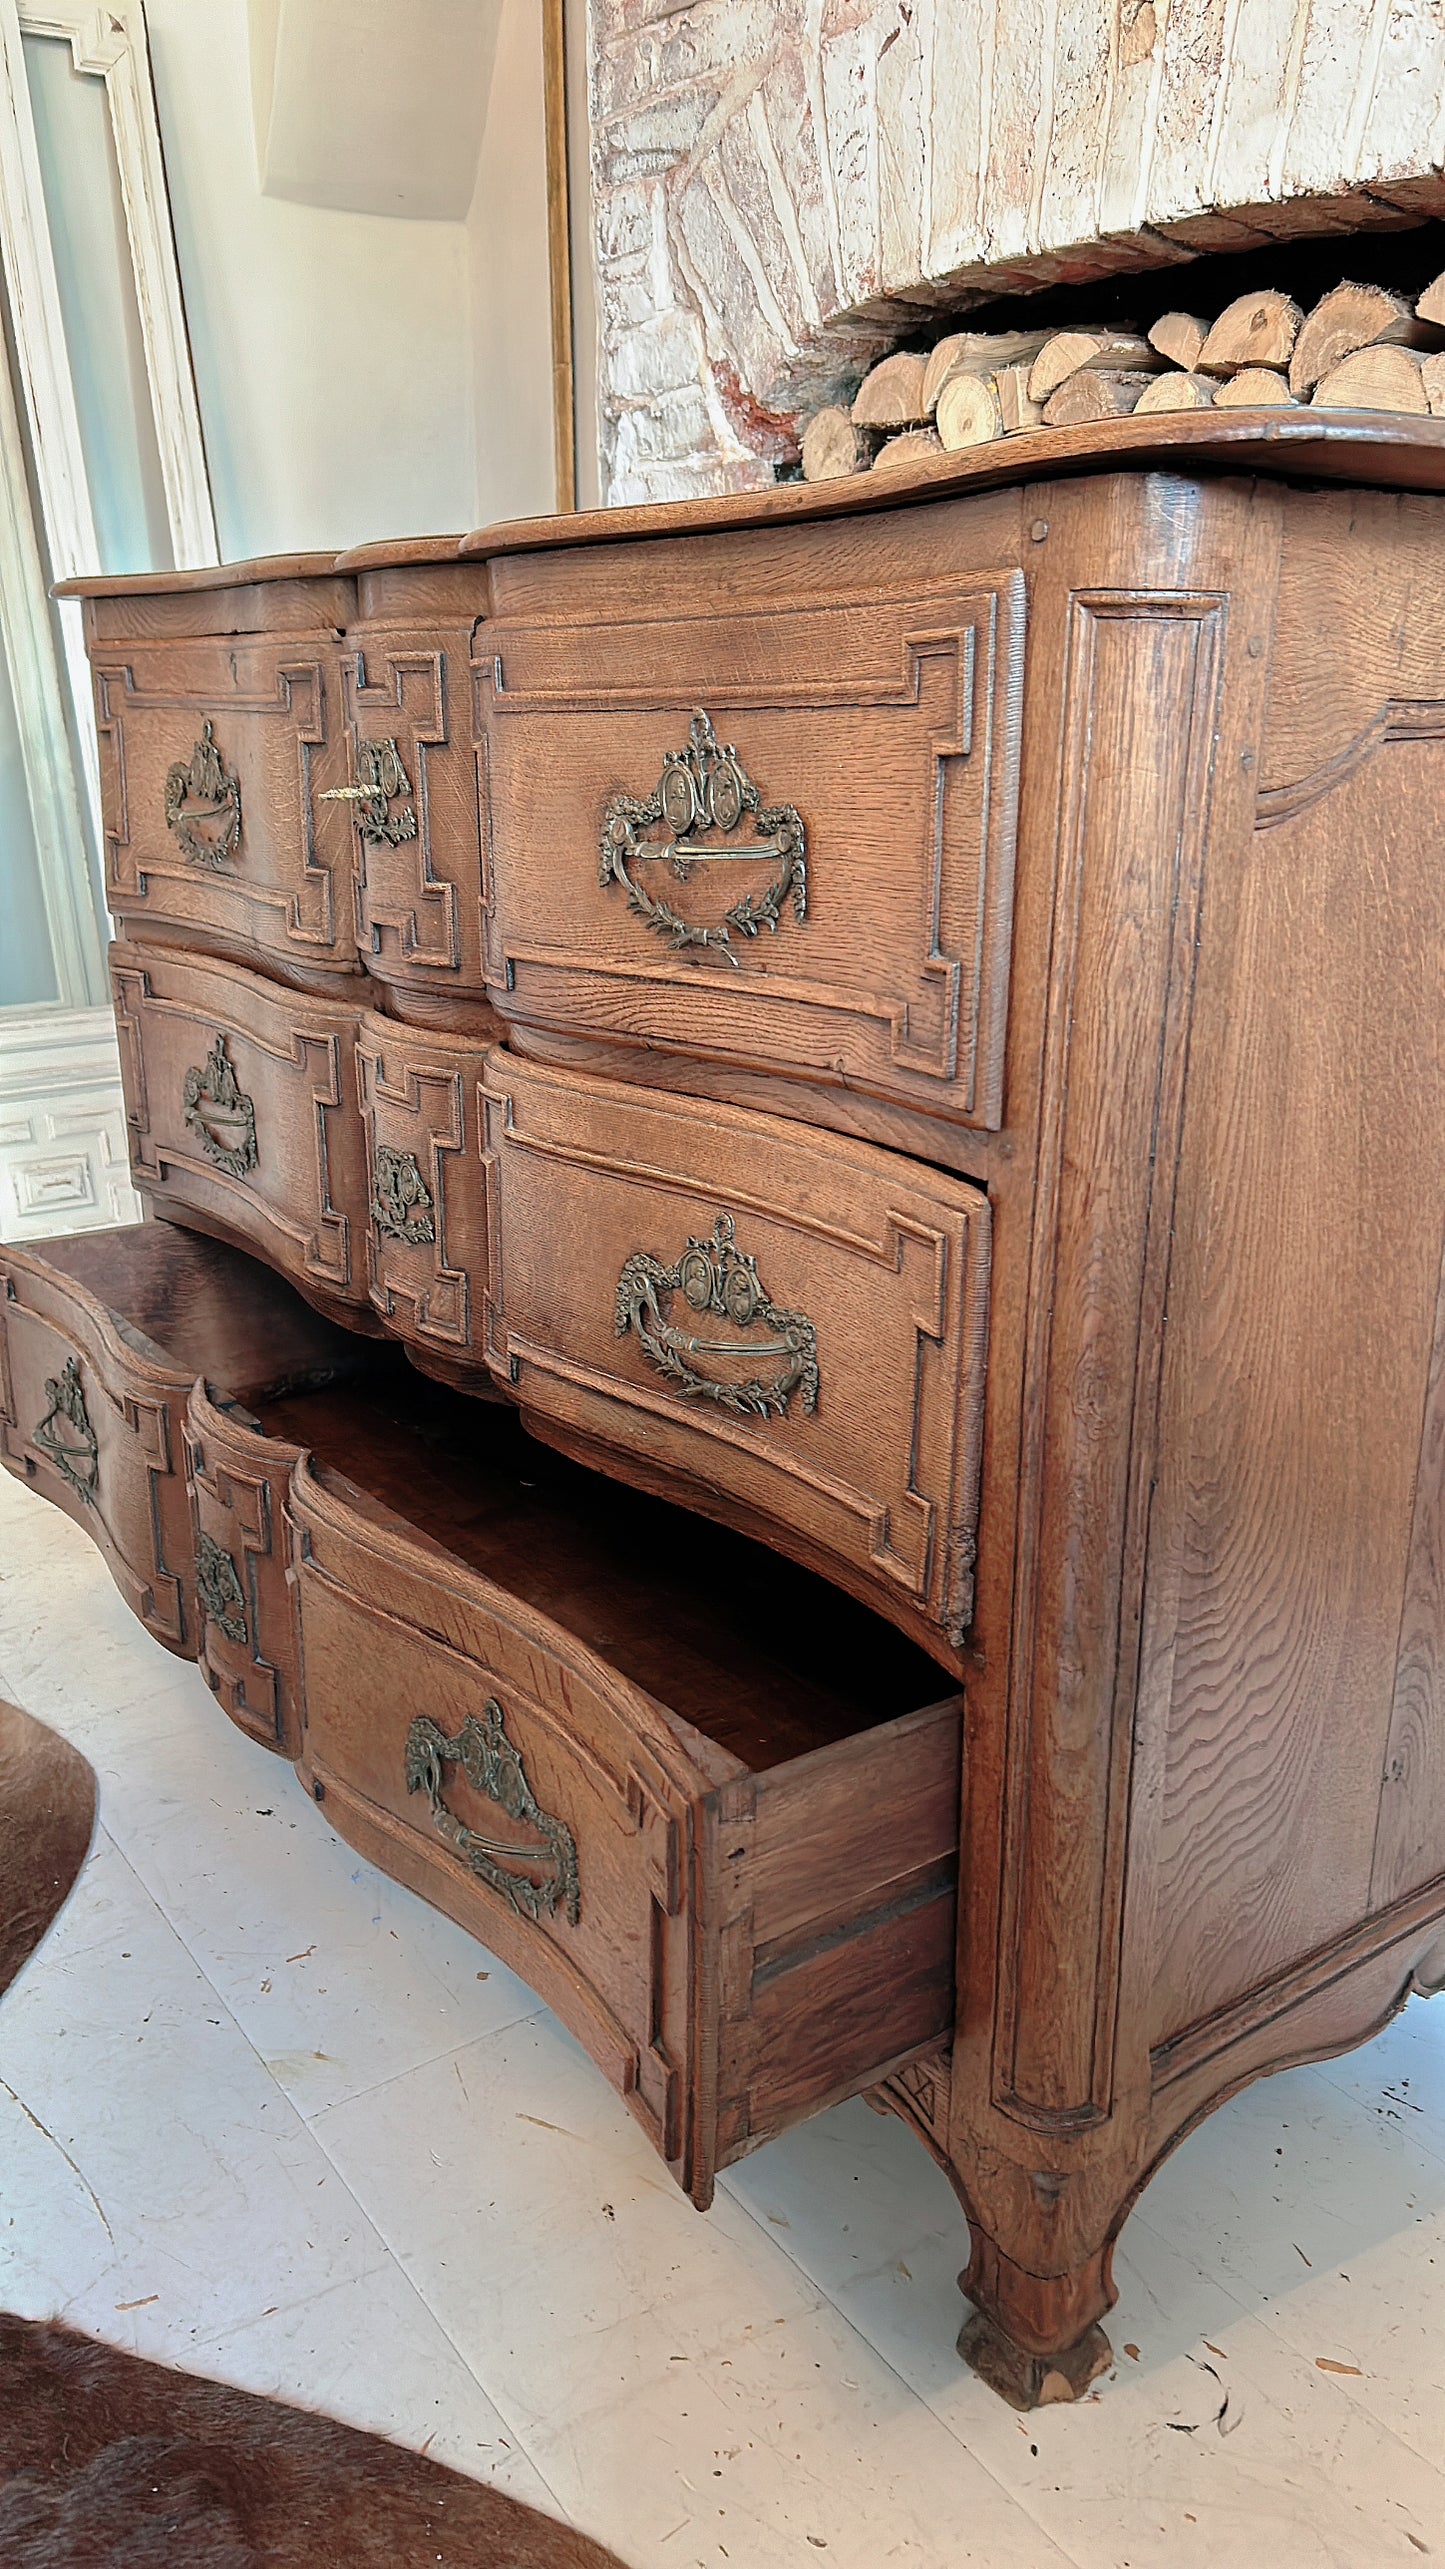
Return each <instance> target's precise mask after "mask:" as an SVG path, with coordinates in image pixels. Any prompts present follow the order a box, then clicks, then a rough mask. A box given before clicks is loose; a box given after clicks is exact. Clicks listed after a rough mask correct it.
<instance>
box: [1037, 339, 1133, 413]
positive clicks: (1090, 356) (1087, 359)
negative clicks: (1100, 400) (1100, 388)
mask: <svg viewBox="0 0 1445 2569" xmlns="http://www.w3.org/2000/svg"><path fill="white" fill-rule="evenodd" d="M1164 362H1165V361H1164V359H1163V358H1162V357H1161V356H1160V355H1159V353H1158V350H1157V349H1155V348H1151V347H1150V345H1149V342H1148V340H1147V339H1140V338H1138V337H1136V335H1135V333H1134V332H1133V331H1132V330H1056V331H1055V332H1054V335H1053V337H1052V339H1048V340H1046V341H1045V343H1044V345H1043V347H1042V348H1041V349H1040V350H1039V353H1038V355H1037V356H1036V357H1035V359H1034V362H1033V364H1032V366H1031V367H1030V369H1029V393H1030V396H1031V397H1032V399H1033V400H1034V401H1044V402H1046V401H1047V400H1048V399H1049V396H1050V394H1051V393H1055V392H1057V391H1058V388H1059V386H1060V384H1063V383H1067V382H1068V379H1069V377H1070V375H1077V374H1081V373H1083V372H1085V371H1086V370H1088V371H1091V372H1094V373H1103V374H1124V373H1128V374H1157V373H1158V372H1159V369H1160V368H1161V367H1162V365H1163V364H1164Z"/></svg>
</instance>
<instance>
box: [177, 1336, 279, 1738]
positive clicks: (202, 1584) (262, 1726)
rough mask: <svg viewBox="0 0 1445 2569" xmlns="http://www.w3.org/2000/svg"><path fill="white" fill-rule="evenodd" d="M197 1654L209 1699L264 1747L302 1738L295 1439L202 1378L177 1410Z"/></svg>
mask: <svg viewBox="0 0 1445 2569" xmlns="http://www.w3.org/2000/svg"><path fill="white" fill-rule="evenodd" d="M185 1446H186V1470H187V1476H188V1480H189V1486H190V1499H191V1519H192V1533H193V1541H194V1545H195V1583H196V1603H197V1621H198V1627H199V1629H198V1634H197V1643H198V1647H197V1654H196V1655H197V1657H198V1659H199V1661H200V1665H201V1674H202V1676H203V1677H204V1678H205V1681H206V1684H207V1685H208V1686H209V1687H210V1689H211V1692H212V1694H213V1695H214V1696H215V1698H216V1701H217V1703H218V1704H220V1705H221V1706H222V1708H223V1710H224V1711H226V1712H227V1713H229V1714H230V1716H231V1719H232V1721H233V1722H235V1723H236V1724H237V1725H238V1726H239V1728H240V1729H242V1730H244V1731H247V1732H249V1734H250V1736H251V1737H252V1739H257V1740H259V1741H260V1742H261V1744H262V1746H263V1747H265V1748H274V1749H279V1750H280V1751H281V1752H282V1754H283V1755H284V1756H287V1757H295V1756H296V1755H297V1753H298V1751H299V1749H300V1745H301V1702H300V1690H299V1686H298V1682H297V1677H298V1670H297V1642H296V1613H295V1605H294V1601H293V1599H292V1595H291V1588H290V1582H289V1580H288V1577H287V1571H288V1567H289V1559H290V1552H289V1543H290V1538H289V1535H288V1532H287V1525H286V1493H287V1490H288V1488H289V1486H290V1480H291V1471H292V1466H293V1465H294V1463H295V1462H296V1460H297V1456H298V1452H299V1448H298V1447H296V1446H295V1445H290V1444H288V1443H286V1442H285V1441H284V1440H283V1439H280V1438H277V1437H272V1436H263V1435H261V1434H260V1433H259V1432H258V1430H257V1427H256V1423H255V1421H254V1420H253V1419H252V1418H251V1417H250V1416H249V1414H248V1412H247V1411H245V1410H244V1409H242V1408H240V1407H239V1406H238V1405H237V1404H236V1403H235V1402H234V1401H231V1400H228V1399H227V1398H226V1396H225V1394H224V1393H221V1392H215V1391H212V1390H210V1389H209V1388H208V1386H207V1385H206V1384H205V1383H197V1384H196V1385H195V1387H194V1388H193V1390H192V1392H191V1395H190V1399H189V1402H188V1404H187V1409H186V1423H185Z"/></svg>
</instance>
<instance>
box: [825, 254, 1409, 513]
mask: <svg viewBox="0 0 1445 2569" xmlns="http://www.w3.org/2000/svg"><path fill="white" fill-rule="evenodd" d="M1305 402H1308V403H1312V404H1313V405H1314V406H1315V407H1316V408H1317V409H1324V410H1389V411H1401V412H1407V413H1413V414H1414V415H1415V416H1416V417H1417V418H1422V419H1423V418H1426V417H1434V418H1437V419H1438V418H1445V275H1441V276H1438V277H1437V278H1436V279H1435V281H1434V283H1433V285H1430V286H1427V287H1426V289H1425V292H1424V293H1423V294H1422V295H1419V296H1418V297H1417V298H1416V299H1415V301H1414V302H1413V303H1412V302H1410V301H1409V300H1408V299H1407V298H1406V297H1405V296H1404V295H1402V294H1395V293H1393V292H1391V290H1390V289H1389V288H1388V287H1387V286H1382V285H1337V286H1335V287H1334V288H1333V289H1332V291H1331V292H1330V293H1329V294H1326V295H1324V296H1322V297H1321V299H1320V301H1319V302H1318V303H1317V304H1316V305H1315V307H1314V309H1313V311H1312V312H1309V313H1305V312H1303V311H1302V310H1301V309H1300V306H1299V305H1298V304H1297V303H1296V302H1295V301H1294V300H1293V298H1292V297H1291V296H1290V295H1287V294H1281V293H1278V292H1276V291H1275V290H1274V289H1272V288H1270V289H1266V290H1263V291H1261V292H1260V293H1258V294H1242V295H1240V296H1239V297H1238V298H1237V299H1236V301H1235V302H1233V303H1231V304H1230V305H1229V306H1228V308H1227V309H1226V310H1225V311H1223V312H1221V313H1220V314H1219V316H1218V318H1217V320H1214V321H1203V320H1200V319H1199V318H1198V317H1197V316H1196V315H1195V314H1194V313H1192V312H1166V313H1164V314H1163V316H1162V317H1161V319H1159V320H1158V321H1156V322H1155V323H1154V324H1153V326H1152V328H1150V329H1149V330H1147V331H1143V332H1136V331H1132V330H1126V329H1118V328H1115V327H1113V326H1103V325H1101V326H1100V327H1098V328H1096V329H1095V328H1090V327H1088V326H1086V325H1080V326H1079V327H1078V328H1076V329H1069V330H1053V331H1047V330H994V331H986V330H956V331H954V332H953V333H952V334H951V335H950V336H949V337H948V338H946V339H940V341H939V343H938V345H937V347H936V348H934V349H933V350H932V351H931V353H930V354H928V355H927V356H917V355H914V354H912V353H910V352H908V351H906V350H900V351H899V352H898V353H897V354H896V355H895V356H892V357H884V358H883V359H882V360H881V362H880V363H879V364H878V365H876V366H875V367H874V368H873V369H872V372H871V373H870V374H868V375H865V377H864V379H863V382H862V384H861V385H860V386H859V390H858V396H857V399H856V400H855V401H854V402H853V403H852V405H851V407H850V408H846V409H845V408H842V407H840V406H839V405H837V404H834V405H832V406H831V407H829V408H828V409H826V410H820V411H818V412H817V413H816V415H815V416H814V417H813V418H812V419H810V420H809V422H808V425H807V427H806V428H805V430H804V432H803V441H802V442H803V478H804V480H805V481H809V482H831V481H836V480H838V479H839V477H840V476H841V475H843V474H845V473H861V472H866V471H868V470H869V469H870V468H871V469H873V470H875V471H876V470H878V469H879V468H880V467H884V466H888V465H892V464H901V463H907V462H909V461H910V460H911V459H912V458H913V457H914V456H917V455H931V454H939V453H943V452H948V453H958V452H960V451H961V450H962V449H963V448H965V447H969V446H987V445H989V444H990V443H991V442H992V441H993V440H994V439H995V438H999V437H1012V436H1016V435H1017V434H1018V433H1019V431H1020V430H1022V429H1027V428H1079V427H1083V426H1086V425H1087V424H1089V423H1090V422H1092V421H1096V420H1106V419H1119V418H1123V417H1124V416H1125V415H1126V414H1128V413H1131V412H1137V413H1147V412H1150V411H1161V410H1209V409H1214V410H1251V409H1256V408H1265V409H1288V408H1291V407H1298V406H1299V405H1300V404H1301V403H1305Z"/></svg>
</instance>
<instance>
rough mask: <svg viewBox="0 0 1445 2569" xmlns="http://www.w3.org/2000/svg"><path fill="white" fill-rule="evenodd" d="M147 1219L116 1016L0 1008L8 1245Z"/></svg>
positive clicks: (1, 1221) (1, 1150) (3, 1218)
mask: <svg viewBox="0 0 1445 2569" xmlns="http://www.w3.org/2000/svg"><path fill="white" fill-rule="evenodd" d="M140 1218H141V1207H140V1199H139V1197H138V1196H137V1195H136V1193H135V1191H134V1189H133V1188H132V1186H131V1183H130V1163H129V1159H128V1156H127V1150H126V1125H125V1102H124V1099H123V1098H122V1095H121V1086H120V1063H119V1057H118V1054H117V1051H116V1040H115V1027H114V1024H113V1022H112V1019H111V1014H110V1010H109V1009H108V1008H33V1009H32V1008H26V1009H19V1008H13V1009H10V1008H7V1009H3V1010H0V1239H4V1240H44V1239H53V1238H54V1237H55V1236H56V1234H57V1233H58V1232H62V1231H94V1230H98V1229H101V1228H103V1227H106V1226H108V1225H111V1224H115V1223H119V1222H138V1221H139V1220H140Z"/></svg>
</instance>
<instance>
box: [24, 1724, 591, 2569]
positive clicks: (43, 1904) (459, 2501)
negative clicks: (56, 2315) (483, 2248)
mask: <svg viewBox="0 0 1445 2569" xmlns="http://www.w3.org/2000/svg"><path fill="white" fill-rule="evenodd" d="M94 1822H95V1777H94V1774H93V1772H92V1770H91V1768H90V1766H89V1765H88V1764H87V1762H86V1760H85V1759H84V1758H83V1757H82V1756H81V1755H80V1753H79V1751H78V1750H76V1749H73V1748H71V1747H70V1746H69V1745H68V1743H67V1742H66V1741H65V1740H63V1739H60V1738H58V1737H57V1735H56V1733H55V1732H54V1731H52V1730H49V1729H47V1728H46V1726H45V1724H44V1723H43V1722H37V1721H34V1720H32V1719H31V1717H30V1715H29V1714H27V1713H20V1712H17V1711H16V1709H15V1707H14V1705H13V1704H3V1703H0V1991H3V1990H5V1989H7V1988H8V1987H9V1985H10V1982H11V1981H12V1980H13V1979H14V1977H15V1974H16V1973H17V1971H18V1970H19V1969H20V1966H21V1964H22V1963H23V1962H26V1961H27V1960H28V1959H29V1957H30V1955H31V1954H32V1953H33V1952H34V1950H35V1947H36V1946H37V1945H38V1944H39V1942H40V1939H41V1937H42V1936H43V1935H44V1933H45V1931H46V1928H47V1927H48V1926H49V1925H50V1922H51V1920H52V1919H53V1918H54V1917H55V1915H56V1913H57V1911H58V1910H59V1909H60V1908H61V1907H62V1905H63V1903H64V1901H65V1898H66V1895H67V1893H68V1892H69V1891H70V1889H71V1886H72V1884H73V1883H74V1881H75V1878H76V1875H77V1874H78V1873H79V1871H80V1868H81V1866H82V1864H83V1863H84V1861H85V1855H86V1850H87V1848H88V1846H89V1844H90V1836H91V1830H92V1828H93V1826H94ZM0 2569H622V2564H621V2562H620V2561H618V2559H617V2558H616V2555H615V2554H614V2553H613V2552H610V2551H601V2550H599V2549H598V2546H597V2544H596V2543H595V2542H587V2541H585V2540H584V2539H583V2537H582V2535H581V2534H580V2533H573V2532H571V2531H570V2530H569V2529H568V2527H567V2526H566V2525H560V2524H554V2523H553V2522H552V2521H551V2519H550V2518H549V2517H547V2516H540V2515H536V2514H534V2513H533V2511H532V2509H531V2508H530V2507H524V2506H522V2505H520V2504H519V2503H518V2501H517V2500H516V2499H515V2498H509V2497H504V2496H503V2494H502V2492H501V2491H500V2490H498V2489H489V2488H488V2487H486V2485H485V2484H484V2483H483V2482H480V2481H477V2480H468V2479H464V2478H463V2477H462V2475H461V2474H460V2473H459V2472H456V2471H447V2470H444V2469H443V2468H442V2466H441V2464H440V2463H439V2462H428V2461H426V2460H425V2459H424V2458H423V2457H422V2456H421V2455H420V2454H418V2453H409V2452H407V2451H405V2450H404V2449H403V2448H402V2447H401V2446H400V2445H395V2444H387V2443H384V2442H383V2441H382V2439H381V2437H380V2436H379V2435H362V2434H360V2433H359V2432H358V2431H357V2429H356V2428H355V2427H351V2426H338V2425H336V2423H335V2422H334V2420H332V2419H331V2418H327V2417H312V2416H310V2415H309V2414H308V2413H307V2412H306V2411H305V2410H304V2409H297V2408H285V2407H283V2406H282V2405H281V2404H280V2402H279V2401H276V2400H265V2399H256V2398H255V2397H253V2396H252V2394H251V2393H250V2392H248V2391H234V2390H228V2389H226V2388H225V2387H224V2385H223V2384H221V2383H219V2382H205V2381H201V2380H199V2379H198V2378H197V2377H196V2375H195V2374H193V2373H173V2372H171V2371H169V2370H168V2369H167V2367H166V2366H165V2365H163V2364H146V2363H143V2362H142V2361H141V2359H140V2357H139V2356H137V2355H125V2354H122V2353H121V2352H120V2350H119V2349H118V2348H116V2347H113V2346H98V2345H96V2344H95V2342H94V2341H93V2340H92V2339H91V2338H89V2337H79V2336H77V2335H76V2334H75V2333H74V2331H73V2330H71V2329H68V2328H60V2327H57V2326H55V2325H53V2324H52V2323H50V2322H49V2321H44V2320H33V2319H14V2318H11V2317H9V2316H8V2315H7V2314H6V2313H4V2312H0Z"/></svg>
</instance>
